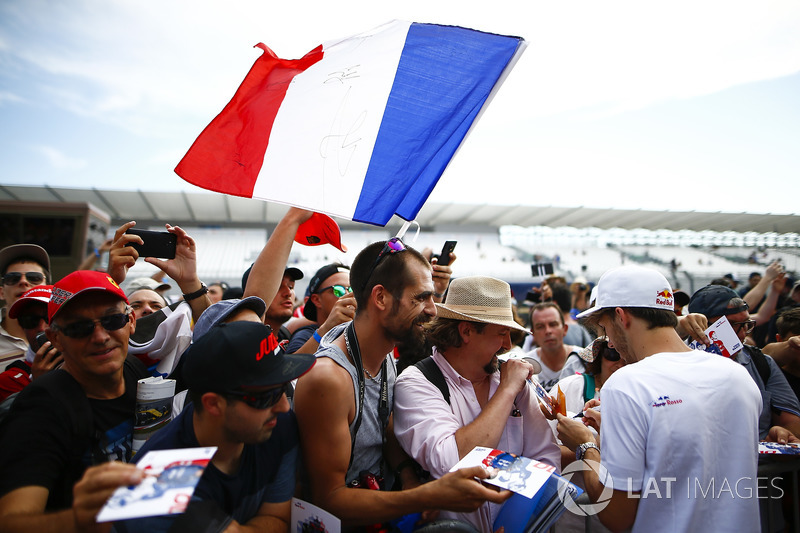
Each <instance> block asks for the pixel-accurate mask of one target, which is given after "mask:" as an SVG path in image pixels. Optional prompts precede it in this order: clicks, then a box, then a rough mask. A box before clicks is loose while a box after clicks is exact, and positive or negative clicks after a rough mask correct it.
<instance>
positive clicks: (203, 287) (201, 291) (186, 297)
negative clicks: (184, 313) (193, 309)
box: [183, 281, 208, 302]
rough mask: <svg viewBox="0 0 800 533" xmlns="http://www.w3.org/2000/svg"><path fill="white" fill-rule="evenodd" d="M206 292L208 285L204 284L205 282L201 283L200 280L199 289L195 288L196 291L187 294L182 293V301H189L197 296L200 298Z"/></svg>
mask: <svg viewBox="0 0 800 533" xmlns="http://www.w3.org/2000/svg"><path fill="white" fill-rule="evenodd" d="M206 293H208V287H207V286H206V284H205V283H203V282H202V281H201V282H200V288H199V289H197V290H196V291H194V292H191V293H189V294H184V295H183V301H185V302H191V301H192V300H196V299H197V298H200V297H201V296H202V295H204V294H206Z"/></svg>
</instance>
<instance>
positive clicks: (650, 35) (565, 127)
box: [0, 0, 800, 214]
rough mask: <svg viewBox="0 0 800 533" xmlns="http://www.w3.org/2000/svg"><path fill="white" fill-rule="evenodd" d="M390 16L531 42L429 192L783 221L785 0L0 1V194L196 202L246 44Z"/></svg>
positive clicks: (792, 121)
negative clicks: (206, 144) (195, 169)
mask: <svg viewBox="0 0 800 533" xmlns="http://www.w3.org/2000/svg"><path fill="white" fill-rule="evenodd" d="M392 19H404V20H411V21H416V22H430V23H441V24H448V25H457V26H465V27H469V28H474V29H478V30H483V31H488V32H492V33H499V34H506V35H516V36H521V37H523V38H525V39H526V41H527V43H528V47H527V49H526V51H525V53H524V54H523V55H522V57H521V59H520V61H519V62H518V64H517V65H516V67H515V68H514V70H513V71H512V72H511V73H510V75H509V76H508V78H507V80H506V81H505V83H504V85H503V86H502V88H501V89H500V91H499V92H498V94H497V95H496V97H495V98H494V100H493V101H492V102H491V104H490V105H489V106H488V108H487V109H486V111H485V113H484V114H483V116H482V117H481V119H480V121H479V122H478V123H477V124H476V126H475V127H474V128H473V131H472V132H471V133H470V135H469V137H468V138H467V139H466V140H465V142H464V144H463V145H462V146H461V149H460V150H459V152H458V153H457V154H456V156H455V158H454V159H453V161H452V162H451V164H450V166H449V167H448V169H447V170H446V171H445V173H444V175H443V176H442V178H441V180H440V182H439V184H438V185H437V187H436V189H435V190H434V192H433V194H432V195H431V197H430V199H431V200H435V201H452V202H458V203H488V204H508V205H533V206H550V205H552V206H560V207H576V206H586V207H594V208H603V207H608V208H620V209H644V210H697V211H708V212H717V211H721V212H750V213H775V214H798V213H800V208H798V203H797V200H795V197H794V193H795V192H796V187H797V184H798V179H800V2H797V1H796V0H786V1H768V0H760V1H746V2H742V1H737V0H725V1H711V0H709V1H704V0H692V1H684V0H675V1H673V2H669V3H665V2H641V1H639V0H636V1H619V0H608V1H603V2H598V1H597V0H574V1H565V2H554V1H552V0H528V1H508V0H494V1H492V2H477V1H473V0H459V1H450V0H424V1H417V0H404V1H403V2H375V1H374V0H372V1H361V0H352V1H351V0H341V1H340V2H331V1H330V0H328V1H324V2H323V1H319V0H307V1H304V2H282V3H278V2H268V1H256V0H248V1H238V0H226V1H225V2H220V1H218V0H214V1H208V0H191V1H190V0H166V1H164V0H161V1H153V0H135V1H134V0H130V1H129V0H67V1H46V0H0V125H2V127H1V128H0V141H1V142H0V184H2V185H37V186H41V185H49V186H54V187H70V188H91V187H97V188H99V189H120V190H136V189H142V190H146V191H183V190H185V191H190V192H194V191H198V190H200V189H198V188H197V187H195V186H193V185H190V184H188V183H186V182H184V181H183V180H182V179H181V178H180V177H178V176H177V175H176V174H175V173H174V172H173V169H174V168H175V165H176V164H177V163H178V161H180V159H181V157H182V156H183V155H184V154H185V153H186V150H187V149H188V148H189V146H190V145H191V144H192V142H193V141H194V139H195V138H196V137H197V135H198V134H199V133H200V132H201V131H202V129H203V128H204V127H205V126H206V125H207V124H208V123H209V122H210V121H211V119H213V118H214V116H216V114H217V113H219V111H220V110H221V109H222V108H223V107H224V106H225V104H226V103H227V102H228V101H229V100H230V98H231V96H233V93H234V91H235V90H236V88H237V87H238V86H239V84H240V83H241V81H242V79H243V78H244V76H245V74H246V73H247V71H248V70H249V68H250V67H251V65H252V64H253V62H254V61H255V60H256V58H257V57H258V56H259V55H260V50H258V49H256V48H253V46H254V45H255V44H257V43H259V42H263V43H264V44H266V45H267V46H268V47H270V48H271V49H272V50H273V51H274V52H275V53H276V54H277V55H278V56H280V57H283V58H297V57H301V56H303V55H305V54H306V53H307V52H308V51H310V50H312V49H313V48H315V47H316V46H317V45H319V44H321V43H323V42H326V41H329V40H335V39H338V38H343V37H347V36H350V35H354V34H357V33H361V32H363V31H366V30H369V29H371V28H373V27H376V26H379V25H380V24H382V23H384V22H387V21H389V20H392Z"/></svg>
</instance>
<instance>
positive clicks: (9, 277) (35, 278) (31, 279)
mask: <svg viewBox="0 0 800 533" xmlns="http://www.w3.org/2000/svg"><path fill="white" fill-rule="evenodd" d="M22 276H25V279H27V280H28V283H30V284H31V285H39V284H41V283H44V274H42V273H41V272H8V273H7V274H6V275H5V276H3V285H16V284H17V283H19V281H20V280H21V279H22Z"/></svg>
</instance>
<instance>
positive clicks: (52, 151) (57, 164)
mask: <svg viewBox="0 0 800 533" xmlns="http://www.w3.org/2000/svg"><path fill="white" fill-rule="evenodd" d="M32 149H33V150H34V151H35V152H36V153H38V154H39V155H41V156H42V157H44V158H45V160H47V162H48V163H49V164H50V166H52V167H53V168H55V169H57V170H80V169H82V168H85V167H86V166H87V161H86V160H85V159H81V158H78V157H70V156H68V155H67V154H65V153H64V152H62V151H61V150H59V149H57V148H53V147H52V146H33V147H32Z"/></svg>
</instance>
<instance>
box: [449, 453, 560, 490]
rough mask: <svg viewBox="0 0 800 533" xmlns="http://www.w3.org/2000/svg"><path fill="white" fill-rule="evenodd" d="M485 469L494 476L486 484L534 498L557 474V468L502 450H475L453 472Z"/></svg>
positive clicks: (486, 480)
mask: <svg viewBox="0 0 800 533" xmlns="http://www.w3.org/2000/svg"><path fill="white" fill-rule="evenodd" d="M478 465H482V466H484V467H486V468H487V469H488V470H489V471H490V472H492V477H490V478H488V479H485V480H483V481H485V482H486V483H489V484H490V485H494V486H496V487H500V488H501V489H508V490H510V491H513V492H517V493H519V494H521V495H523V496H525V497H526V498H533V496H534V495H535V494H536V493H537V492H539V489H541V488H542V487H543V486H544V484H545V483H546V482H547V480H548V479H550V474H552V473H553V472H555V470H556V469H555V467H553V466H550V465H548V464H545V463H541V462H539V461H536V460H534V459H528V458H527V457H522V456H520V455H516V454H513V453H508V452H504V451H502V450H493V449H492V448H486V447H484V446H476V447H475V448H473V449H472V451H471V452H469V453H468V454H467V455H465V456H464V458H463V459H461V460H460V461H459V462H458V463H456V465H455V466H454V467H453V468H451V469H450V471H451V472H453V471H455V470H458V469H460V468H469V467H471V466H478Z"/></svg>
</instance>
